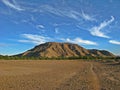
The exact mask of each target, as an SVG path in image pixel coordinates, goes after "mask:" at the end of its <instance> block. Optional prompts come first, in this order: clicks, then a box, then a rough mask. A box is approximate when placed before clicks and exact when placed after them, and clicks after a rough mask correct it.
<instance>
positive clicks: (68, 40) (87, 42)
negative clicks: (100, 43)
mask: <svg viewBox="0 0 120 90" xmlns="http://www.w3.org/2000/svg"><path fill="white" fill-rule="evenodd" d="M62 40H63V41H66V42H71V43H76V44H83V45H97V43H96V42H93V41H89V40H83V39H81V38H75V39H69V38H67V39H62Z"/></svg>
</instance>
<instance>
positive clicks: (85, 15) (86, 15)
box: [81, 10, 96, 21]
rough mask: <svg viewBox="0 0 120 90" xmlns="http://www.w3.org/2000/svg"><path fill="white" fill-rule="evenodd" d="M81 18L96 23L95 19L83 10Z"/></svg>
mask: <svg viewBox="0 0 120 90" xmlns="http://www.w3.org/2000/svg"><path fill="white" fill-rule="evenodd" d="M81 17H82V18H83V19H85V20H87V21H96V19H95V18H93V17H92V16H90V15H88V14H86V13H85V12H84V11H83V10H82V13H81Z"/></svg>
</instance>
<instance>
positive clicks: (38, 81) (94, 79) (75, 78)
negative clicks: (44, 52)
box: [0, 60, 120, 90]
mask: <svg viewBox="0 0 120 90" xmlns="http://www.w3.org/2000/svg"><path fill="white" fill-rule="evenodd" d="M0 90H120V65H117V64H108V63H97V62H86V61H78V60H73V61H72V60H66V61H62V60H60V61H56V60H51V61H44V60H43V61H14V60H12V61H3V60H2V61H0Z"/></svg>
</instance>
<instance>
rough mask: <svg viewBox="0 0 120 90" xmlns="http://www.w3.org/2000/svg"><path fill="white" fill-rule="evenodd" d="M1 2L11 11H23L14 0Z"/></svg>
mask: <svg viewBox="0 0 120 90" xmlns="http://www.w3.org/2000/svg"><path fill="white" fill-rule="evenodd" d="M2 2H3V3H4V4H5V5H6V6H8V7H10V8H12V9H15V10H17V11H23V10H24V9H23V8H21V7H20V5H19V4H18V3H17V2H16V1H15V0H2Z"/></svg>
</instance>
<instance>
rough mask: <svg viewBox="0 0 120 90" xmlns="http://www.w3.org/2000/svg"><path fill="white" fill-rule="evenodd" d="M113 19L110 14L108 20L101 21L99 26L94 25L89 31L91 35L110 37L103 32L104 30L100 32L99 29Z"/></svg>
mask: <svg viewBox="0 0 120 90" xmlns="http://www.w3.org/2000/svg"><path fill="white" fill-rule="evenodd" d="M113 21H114V17H113V16H111V19H110V20H109V21H104V22H102V23H101V24H100V25H99V26H94V27H93V28H91V29H90V30H89V31H90V33H91V34H92V35H93V36H98V37H103V38H110V37H109V36H107V35H106V34H105V32H102V31H101V30H102V29H104V28H105V27H107V26H108V25H110V24H111V23H112V22H113Z"/></svg>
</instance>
